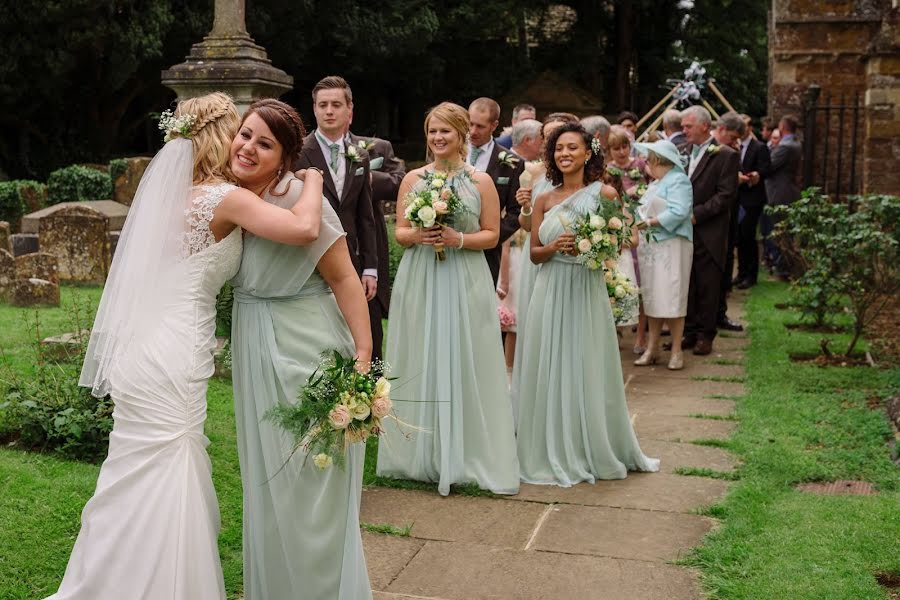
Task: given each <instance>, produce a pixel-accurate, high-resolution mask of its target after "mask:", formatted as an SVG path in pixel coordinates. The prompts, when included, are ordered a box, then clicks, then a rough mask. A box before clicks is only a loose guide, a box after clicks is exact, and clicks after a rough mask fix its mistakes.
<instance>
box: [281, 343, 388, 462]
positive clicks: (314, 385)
mask: <svg viewBox="0 0 900 600" xmlns="http://www.w3.org/2000/svg"><path fill="white" fill-rule="evenodd" d="M383 372H384V365H383V364H382V363H380V362H379V361H375V362H373V363H372V366H371V369H370V370H369V372H367V373H360V372H358V371H357V370H356V359H355V358H353V357H348V356H344V355H342V354H341V353H340V352H339V351H338V350H330V351H328V352H325V353H323V355H322V361H321V362H320V363H319V366H318V367H317V368H316V370H315V371H313V373H312V375H310V376H309V379H308V380H307V382H306V384H305V385H304V386H303V387H301V388H300V395H299V400H300V401H299V402H297V403H296V404H280V405H278V406H275V407H274V408H272V409H271V410H270V411H269V412H268V413H267V415H266V417H267V418H268V419H269V420H271V421H272V422H273V423H274V424H275V425H277V426H279V427H281V428H282V429H284V430H285V431H286V432H288V433H289V434H291V436H292V437H293V438H294V450H293V452H292V453H291V456H293V454H294V453H296V452H297V451H298V450H301V451H302V452H303V454H304V464H305V461H306V460H307V459H308V458H309V457H310V456H312V457H313V462H314V463H315V465H316V467H318V468H319V469H326V468H328V467H330V466H331V465H332V464H336V465H338V466H339V467H342V468H343V467H344V465H345V464H346V454H347V448H348V447H349V445H350V444H352V443H355V442H363V441H365V440H366V439H368V438H369V436H372V435H376V436H377V435H380V434H381V433H382V432H383V427H382V425H381V421H382V419H384V418H386V417H388V416H389V415H390V414H391V407H392V404H391V399H390V391H391V384H390V382H389V381H388V380H387V379H386V378H385V377H384V376H383ZM288 460H290V457H288Z"/></svg>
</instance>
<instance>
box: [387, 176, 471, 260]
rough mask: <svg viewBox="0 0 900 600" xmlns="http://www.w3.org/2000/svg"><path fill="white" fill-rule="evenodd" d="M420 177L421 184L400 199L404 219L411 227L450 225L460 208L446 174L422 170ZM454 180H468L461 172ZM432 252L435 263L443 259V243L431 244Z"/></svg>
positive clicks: (459, 199)
mask: <svg viewBox="0 0 900 600" xmlns="http://www.w3.org/2000/svg"><path fill="white" fill-rule="evenodd" d="M421 177H422V180H423V181H424V185H423V186H421V187H420V188H419V190H418V191H414V192H410V193H408V194H407V195H406V198H405V199H404V201H405V203H406V210H405V212H404V213H403V214H404V216H405V217H406V219H407V220H408V221H409V222H410V223H412V225H413V226H415V227H422V228H426V229H427V228H429V227H434V226H435V225H441V226H444V225H451V224H452V223H453V218H454V217H455V216H456V214H457V213H458V212H459V211H461V210H463V208H464V205H463V201H462V198H460V197H459V194H458V193H457V191H456V189H455V188H454V187H453V185H452V184H451V183H450V181H449V174H448V173H445V172H443V171H426V172H425V173H424V174H423V175H422V176H421ZM456 177H469V174H468V173H467V172H466V171H463V172H461V173H460V174H459V175H456ZM434 252H435V257H436V258H437V260H444V259H445V258H446V254H445V253H444V245H443V244H435V245H434Z"/></svg>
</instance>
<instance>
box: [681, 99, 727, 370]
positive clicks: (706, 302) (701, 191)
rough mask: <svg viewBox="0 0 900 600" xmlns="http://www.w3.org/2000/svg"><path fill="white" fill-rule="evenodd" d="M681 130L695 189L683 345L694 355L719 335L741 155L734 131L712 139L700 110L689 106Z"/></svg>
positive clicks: (705, 350) (705, 351) (706, 349)
mask: <svg viewBox="0 0 900 600" xmlns="http://www.w3.org/2000/svg"><path fill="white" fill-rule="evenodd" d="M681 126H682V129H683V130H684V136H685V139H686V141H687V145H686V146H684V148H683V151H684V152H685V153H686V154H685V159H686V160H687V161H688V175H689V176H690V178H691V185H692V187H693V196H694V199H693V202H694V204H693V206H694V207H693V212H694V215H693V224H694V232H693V238H694V257H693V259H692V260H693V262H692V264H691V282H690V286H689V288H688V308H687V317H686V320H685V327H684V328H685V335H684V339H683V340H682V343H681V347H682V348H683V349H688V348H693V350H694V354H698V355H704V354H709V353H710V352H712V344H713V340H714V339H715V337H716V333H717V331H716V317H717V313H718V307H719V295H720V293H721V289H722V276H723V273H724V271H725V253H726V250H727V248H728V229H729V225H730V219H731V210H732V207H733V206H734V204H735V201H736V196H737V174H738V168H739V166H740V156H739V155H738V153H737V152H736V151H735V150H732V149H731V147H730V144H731V143H732V140H731V137H732V135H736V134H732V133H731V132H729V131H727V130H726V129H725V127H717V128H716V134H717V135H718V136H720V137H714V136H713V134H712V132H711V130H712V116H711V115H710V114H709V111H707V110H706V109H705V108H703V107H702V106H691V107H689V108H687V109H685V110H684V111H683V112H682V113H681Z"/></svg>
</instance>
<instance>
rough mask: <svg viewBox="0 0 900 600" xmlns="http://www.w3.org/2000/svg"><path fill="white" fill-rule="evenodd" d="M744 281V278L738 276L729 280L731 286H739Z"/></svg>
mask: <svg viewBox="0 0 900 600" xmlns="http://www.w3.org/2000/svg"><path fill="white" fill-rule="evenodd" d="M744 279H745V278H744V277H740V276H738V277H735V278H734V279H732V280H731V285H740V284H741V283H742V282H743V281H744Z"/></svg>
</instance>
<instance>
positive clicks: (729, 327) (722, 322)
mask: <svg viewBox="0 0 900 600" xmlns="http://www.w3.org/2000/svg"><path fill="white" fill-rule="evenodd" d="M716 327H717V328H719V329H724V330H726V331H743V330H744V326H743V325H741V324H740V323H735V322H734V321H732V320H731V319H729V318H728V317H722V318H721V319H719V321H718V322H717V323H716Z"/></svg>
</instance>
